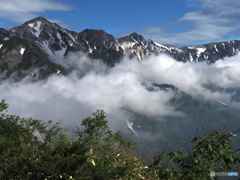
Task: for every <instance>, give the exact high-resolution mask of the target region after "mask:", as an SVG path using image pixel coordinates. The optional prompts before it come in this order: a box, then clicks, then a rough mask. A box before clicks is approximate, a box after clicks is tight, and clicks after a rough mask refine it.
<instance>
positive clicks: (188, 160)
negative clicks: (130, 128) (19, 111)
mask: <svg viewBox="0 0 240 180" xmlns="http://www.w3.org/2000/svg"><path fill="white" fill-rule="evenodd" d="M7 108H8V105H7V104H6V103H5V101H4V100H3V101H1V102H0V179H31V180H32V179H53V180H55V179H80V180H83V179H86V180H87V179H89V180H90V179H96V180H101V179H104V180H108V179H109V180H110V179H113V180H120V179H127V180H128V179H133V180H135V179H153V180H154V179H156V180H157V179H213V178H212V177H210V172H211V171H215V172H224V171H225V172H227V171H230V170H235V171H237V170H240V167H239V163H240V158H239V156H237V154H236V153H237V152H238V151H239V149H237V150H233V147H232V146H231V141H232V136H233V135H234V133H237V132H238V131H239V130H237V131H236V132H233V133H230V132H226V131H224V130H218V131H217V130H214V131H212V132H209V133H206V134H204V135H202V136H197V137H195V138H194V139H192V140H191V143H192V145H193V148H192V153H190V154H187V155H183V153H181V152H179V151H172V152H170V153H169V154H167V155H165V154H164V153H160V154H157V155H156V156H154V157H153V158H152V160H151V161H148V163H147V162H144V161H143V160H142V159H141V157H140V156H138V155H137V153H136V149H135V148H136V147H137V144H136V143H132V142H129V141H127V140H125V139H124V138H123V136H122V135H121V134H120V132H117V133H113V132H112V131H111V130H110V128H109V126H108V125H107V122H108V121H107V120H106V116H105V113H104V111H101V110H98V111H96V112H95V113H93V114H92V116H91V117H88V118H86V119H84V120H83V121H82V122H81V126H80V127H78V128H77V130H76V136H77V138H76V139H74V140H73V139H71V138H70V137H69V136H68V133H67V132H66V131H65V130H64V129H62V128H61V124H60V123H53V122H51V121H49V122H43V121H41V120H34V119H31V118H28V119H26V118H21V117H19V116H14V115H9V114H7V112H6V110H7ZM214 178H216V177H214Z"/></svg>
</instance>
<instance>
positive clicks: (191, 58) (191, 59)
mask: <svg viewBox="0 0 240 180" xmlns="http://www.w3.org/2000/svg"><path fill="white" fill-rule="evenodd" d="M189 60H190V61H191V62H193V57H192V54H191V53H190V58H189Z"/></svg>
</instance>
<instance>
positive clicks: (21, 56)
mask: <svg viewBox="0 0 240 180" xmlns="http://www.w3.org/2000/svg"><path fill="white" fill-rule="evenodd" d="M0 47H1V48H0V79H4V78H8V77H10V76H12V78H13V79H14V80H20V79H22V78H23V77H25V76H27V75H30V76H32V78H33V79H36V80H37V79H43V78H46V77H48V76H49V75H50V74H52V73H58V74H66V70H65V69H63V68H62V67H61V66H59V65H56V64H54V63H52V62H51V61H50V59H49V58H48V56H47V54H46V53H45V52H44V51H43V50H42V49H40V48H39V47H38V46H37V45H35V44H32V43H30V42H29V41H27V40H26V39H23V38H20V37H17V36H13V37H11V38H10V39H8V40H0Z"/></svg>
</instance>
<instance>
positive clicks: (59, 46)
mask: <svg viewBox="0 0 240 180" xmlns="http://www.w3.org/2000/svg"><path fill="white" fill-rule="evenodd" d="M9 33H10V35H9ZM10 36H20V37H22V38H25V39H27V40H28V41H30V42H33V43H36V44H37V45H38V46H39V47H41V48H42V49H43V50H44V51H45V52H46V53H47V54H48V55H49V56H50V57H51V58H52V59H53V60H54V62H55V63H57V61H58V59H59V57H64V56H66V55H68V54H69V53H70V52H77V51H83V52H85V53H88V54H89V56H90V57H91V58H95V59H102V60H103V61H104V62H105V63H106V64H108V65H110V66H115V65H116V64H118V63H119V61H120V59H121V57H122V56H123V55H125V54H129V55H130V57H131V58H136V59H138V60H142V59H144V58H147V57H149V56H151V55H157V54H160V53H165V54H168V55H170V56H172V57H173V58H175V59H176V60H178V61H183V62H187V61H190V62H200V61H207V62H208V63H214V62H215V61H217V60H218V59H222V58H224V57H226V56H233V55H235V54H237V53H238V52H239V49H240V41H228V42H221V43H209V44H204V45H199V46H190V47H187V46H184V47H176V46H172V45H168V44H159V43H156V42H154V41H153V40H151V39H148V38H145V37H143V36H142V35H139V34H137V33H132V34H129V35H128V36H125V37H122V38H119V39H116V38H114V37H113V36H112V35H111V34H108V33H106V32H105V31H103V30H93V29H86V30H84V31H82V32H80V33H77V32H74V31H69V30H67V29H64V28H62V27H61V26H59V25H58V24H56V23H51V22H49V21H48V20H47V19H45V18H43V17H37V18H35V19H32V20H30V21H28V22H26V23H24V24H22V25H20V26H17V27H14V28H12V29H10V31H9V32H8V31H6V30H4V29H0V37H1V38H2V39H4V38H9V37H10Z"/></svg>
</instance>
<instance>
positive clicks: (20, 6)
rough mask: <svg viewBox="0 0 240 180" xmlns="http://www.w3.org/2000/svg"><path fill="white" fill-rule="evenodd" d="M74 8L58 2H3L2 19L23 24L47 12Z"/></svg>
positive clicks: (30, 0) (35, 0)
mask: <svg viewBox="0 0 240 180" xmlns="http://www.w3.org/2000/svg"><path fill="white" fill-rule="evenodd" d="M72 8H73V6H71V5H68V4H63V3H61V2H59V1H57V0H24V1H20V0H8V1H3V0H1V1H0V17H2V18H7V19H9V20H12V21H15V22H19V23H23V22H25V21H27V20H29V19H32V18H35V17H36V16H39V14H40V13H43V12H46V11H68V10H71V9H72Z"/></svg>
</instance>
